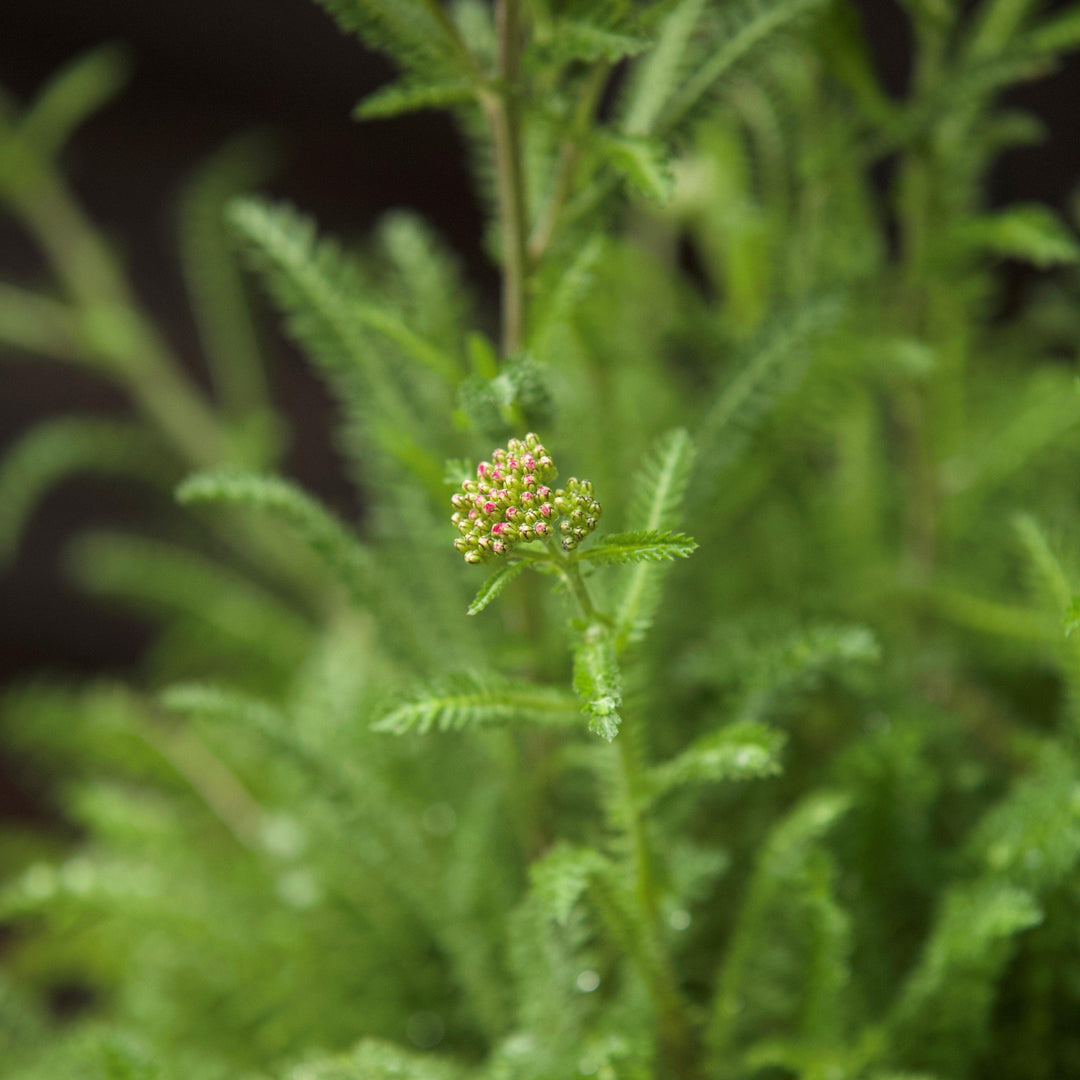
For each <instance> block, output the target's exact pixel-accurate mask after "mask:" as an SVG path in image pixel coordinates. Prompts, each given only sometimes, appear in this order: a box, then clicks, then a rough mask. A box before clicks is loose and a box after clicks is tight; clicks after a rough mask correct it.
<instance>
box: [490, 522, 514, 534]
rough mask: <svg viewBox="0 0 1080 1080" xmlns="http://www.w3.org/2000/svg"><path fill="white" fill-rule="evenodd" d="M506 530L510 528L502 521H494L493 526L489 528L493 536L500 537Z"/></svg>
mask: <svg viewBox="0 0 1080 1080" xmlns="http://www.w3.org/2000/svg"><path fill="white" fill-rule="evenodd" d="M508 528H510V526H509V525H507V524H506V523H505V522H504V521H496V522H495V524H494V525H492V526H491V532H492V534H493V535H495V536H502V534H503V533H504V532H506V530H507V529H508Z"/></svg>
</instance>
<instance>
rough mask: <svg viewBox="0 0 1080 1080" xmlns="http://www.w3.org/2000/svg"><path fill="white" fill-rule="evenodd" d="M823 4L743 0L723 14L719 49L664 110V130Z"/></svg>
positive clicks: (802, 0) (818, 0)
mask: <svg viewBox="0 0 1080 1080" xmlns="http://www.w3.org/2000/svg"><path fill="white" fill-rule="evenodd" d="M825 2H826V0H745V2H743V3H740V4H733V5H731V6H730V7H729V8H728V9H727V10H726V12H725V20H726V25H725V26H724V28H723V36H722V39H721V44H720V46H719V48H716V49H713V50H711V51H710V52H709V53H707V54H706V57H705V59H704V60H703V62H702V63H701V65H700V66H699V67H698V68H697V70H696V71H695V72H694V73H693V74H692V75H691V76H690V77H689V78H688V79H686V81H685V82H683V84H682V86H680V87H679V89H678V91H677V92H676V93H675V94H674V95H673V96H672V98H671V101H670V102H669V104H668V106H667V107H666V108H665V109H664V113H663V117H662V120H663V122H664V126H665V127H672V126H675V125H676V124H678V123H680V122H681V121H682V120H683V119H685V117H686V116H687V115H688V114H689V113H690V112H691V111H692V110H693V109H695V107H696V106H697V105H698V103H699V102H700V101H701V100H702V99H703V98H704V97H705V95H706V94H708V93H710V91H712V89H713V88H714V86H715V85H716V84H717V83H718V82H719V81H720V80H721V79H722V78H723V77H724V76H725V75H727V74H728V73H729V72H730V71H731V70H732V69H733V68H734V67H735V65H736V64H738V63H739V62H740V61H742V60H744V59H745V58H746V57H747V56H748V55H749V54H750V53H751V52H754V51H755V50H756V49H758V48H760V47H762V46H763V45H764V44H765V43H766V42H767V41H768V40H769V39H770V38H771V37H773V36H774V35H776V34H778V33H780V32H782V31H784V30H786V29H789V28H790V27H791V26H793V25H795V24H796V23H798V22H799V21H800V20H802V19H803V18H804V17H805V16H806V15H808V14H809V13H810V12H812V11H813V10H814V9H815V8H818V7H823V6H824V4H825Z"/></svg>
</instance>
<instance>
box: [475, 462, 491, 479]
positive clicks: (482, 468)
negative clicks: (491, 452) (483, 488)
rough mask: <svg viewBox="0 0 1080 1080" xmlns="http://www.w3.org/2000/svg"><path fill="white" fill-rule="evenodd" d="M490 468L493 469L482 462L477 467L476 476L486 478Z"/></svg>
mask: <svg viewBox="0 0 1080 1080" xmlns="http://www.w3.org/2000/svg"><path fill="white" fill-rule="evenodd" d="M490 468H491V466H490V465H489V464H488V463H487V462H486V461H481V462H480V464H479V465H477V466H476V475H477V476H486V475H487V471H488V469H490Z"/></svg>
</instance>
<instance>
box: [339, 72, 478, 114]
mask: <svg viewBox="0 0 1080 1080" xmlns="http://www.w3.org/2000/svg"><path fill="white" fill-rule="evenodd" d="M474 97H475V91H474V89H473V87H472V85H471V84H470V83H468V82H465V81H454V82H445V83H431V82H425V83H414V82H409V81H406V80H402V81H400V82H395V83H390V84H389V85H388V86H382V87H380V88H379V89H378V90H376V91H375V92H374V93H373V94H369V95H368V96H367V97H366V98H364V99H363V101H361V102H360V103H359V104H358V105H357V106H356V108H355V109H353V114H352V115H353V119H354V120H386V119H389V118H390V117H393V116H401V115H402V114H403V113H410V112H418V111H420V110H422V109H445V108H448V107H449V106H451V105H462V104H464V103H466V102H469V101H472V100H473V99H474Z"/></svg>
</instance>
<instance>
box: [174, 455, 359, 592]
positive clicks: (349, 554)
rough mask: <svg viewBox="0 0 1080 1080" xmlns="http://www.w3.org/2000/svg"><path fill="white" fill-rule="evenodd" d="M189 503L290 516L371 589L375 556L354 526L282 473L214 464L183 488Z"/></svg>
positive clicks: (352, 580)
mask: <svg viewBox="0 0 1080 1080" xmlns="http://www.w3.org/2000/svg"><path fill="white" fill-rule="evenodd" d="M176 498H177V500H178V501H179V502H180V503H182V504H184V505H190V504H193V503H208V502H219V503H229V504H232V505H238V506H248V507H251V508H253V509H256V510H260V511H263V512H264V513H268V514H272V515H274V516H275V517H277V518H279V519H281V520H283V521H286V522H287V523H288V524H289V525H291V526H292V527H293V528H295V529H296V530H297V532H298V533H299V534H300V536H301V537H302V538H303V539H304V541H305V542H306V543H307V544H308V546H309V547H310V548H311V549H312V551H314V552H315V553H316V554H317V555H318V556H319V557H320V558H321V559H322V560H323V561H324V562H325V563H326V564H327V565H328V566H329V567H330V568H331V569H332V570H333V571H334V572H335V573H336V574H337V576H338V577H339V578H340V580H341V582H342V584H343V585H344V586H345V587H346V588H347V589H348V590H349V591H350V592H351V593H352V594H353V595H354V596H357V597H359V596H362V595H364V593H365V592H366V589H367V584H368V581H369V580H370V578H371V573H372V567H371V559H370V556H369V555H368V552H367V551H366V549H365V548H364V547H363V546H362V545H361V544H360V542H359V541H358V540H357V539H356V538H355V537H354V536H353V534H352V532H351V531H350V530H349V528H348V527H347V526H346V525H345V524H344V523H343V522H341V521H340V520H339V519H338V518H337V517H336V516H335V515H334V514H332V513H331V512H330V511H329V510H327V509H326V508H325V507H323V506H321V505H320V504H319V502H318V501H317V500H315V499H313V498H312V497H311V496H310V495H308V494H307V492H305V491H304V490H303V489H302V488H300V487H298V486H297V485H296V484H293V483H291V482H290V481H288V480H285V479H283V478H282V477H280V476H268V475H259V474H257V473H246V472H240V471H239V470H233V469H214V470H210V471H207V472H201V473H195V474H193V475H192V476H189V477H188V478H187V479H186V480H185V481H184V482H183V483H182V484H181V485H180V486H179V487H178V488H177V489H176Z"/></svg>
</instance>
